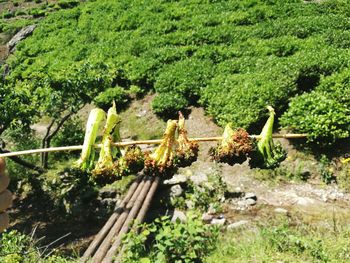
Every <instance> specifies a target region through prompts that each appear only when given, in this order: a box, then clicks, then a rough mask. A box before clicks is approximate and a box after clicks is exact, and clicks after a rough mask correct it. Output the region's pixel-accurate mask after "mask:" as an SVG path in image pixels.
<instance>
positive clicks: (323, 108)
mask: <svg viewBox="0 0 350 263" xmlns="http://www.w3.org/2000/svg"><path fill="white" fill-rule="evenodd" d="M349 94H350V72H349V70H345V71H343V72H341V73H338V74H333V75H332V76H329V77H325V78H323V79H322V80H321V83H320V85H319V86H318V87H317V88H316V89H315V90H313V91H311V92H310V93H304V94H302V95H300V96H297V97H295V98H293V99H292V100H291V102H290V105H289V109H288V111H287V112H286V113H285V114H284V115H283V116H282V118H281V124H282V125H284V126H286V127H288V128H291V129H293V130H295V131H298V132H304V133H308V134H309V135H310V136H309V139H310V140H315V139H318V140H321V141H322V142H323V143H324V142H334V141H335V140H337V139H342V138H348V137H349V136H350V96H349Z"/></svg>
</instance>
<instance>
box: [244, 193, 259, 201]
mask: <svg viewBox="0 0 350 263" xmlns="http://www.w3.org/2000/svg"><path fill="white" fill-rule="evenodd" d="M244 199H253V200H255V201H256V200H258V198H257V197H256V194H254V193H246V194H245V195H244Z"/></svg>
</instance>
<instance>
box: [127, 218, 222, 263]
mask: <svg viewBox="0 0 350 263" xmlns="http://www.w3.org/2000/svg"><path fill="white" fill-rule="evenodd" d="M187 217H188V218H187V220H186V222H181V221H180V220H177V221H175V222H171V221H170V218H169V217H167V216H164V217H162V218H158V219H156V220H155V222H154V223H152V224H148V225H147V224H144V225H143V226H142V228H141V232H140V233H138V232H137V230H135V229H134V230H133V231H131V232H129V233H128V234H127V235H126V236H125V238H124V241H123V242H124V248H125V249H124V251H125V252H124V255H123V262H128V263H129V262H130V263H134V262H149V263H150V262H160V263H161V262H164V263H165V262H201V259H203V258H204V257H205V256H206V255H208V254H209V253H210V251H212V250H213V249H214V248H215V241H216V240H217V238H218V235H219V228H218V227H217V226H211V225H206V224H204V223H203V222H202V220H201V219H200V218H199V216H198V215H196V214H193V213H192V214H191V213H188V215H187ZM152 235H153V237H152V239H153V242H152V243H151V244H150V246H149V247H146V246H145V245H144V243H145V242H146V240H147V239H150V237H151V236H152Z"/></svg>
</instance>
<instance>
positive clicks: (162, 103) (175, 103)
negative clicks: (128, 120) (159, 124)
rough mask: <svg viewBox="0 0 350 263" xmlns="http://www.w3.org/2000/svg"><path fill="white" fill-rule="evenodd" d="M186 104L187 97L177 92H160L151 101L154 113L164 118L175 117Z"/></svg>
mask: <svg viewBox="0 0 350 263" xmlns="http://www.w3.org/2000/svg"><path fill="white" fill-rule="evenodd" d="M187 106H188V101H187V99H186V98H185V97H184V96H182V95H181V94H179V93H177V92H168V93H161V94H159V95H157V96H156V97H155V99H154V100H153V101H152V109H153V111H154V113H156V114H157V115H159V116H161V117H163V118H164V119H171V118H175V117H176V116H178V111H179V110H184V109H186V108H187Z"/></svg>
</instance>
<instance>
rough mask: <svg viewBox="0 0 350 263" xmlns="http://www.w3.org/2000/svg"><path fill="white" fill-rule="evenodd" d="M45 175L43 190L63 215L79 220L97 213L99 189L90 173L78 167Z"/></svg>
mask: <svg viewBox="0 0 350 263" xmlns="http://www.w3.org/2000/svg"><path fill="white" fill-rule="evenodd" d="M43 176H44V177H43V190H44V191H45V192H46V193H47V194H48V196H50V198H51V199H52V201H53V203H54V208H55V209H57V211H58V212H59V213H60V215H61V216H62V217H71V218H74V219H75V220H77V221H79V220H86V219H87V218H89V217H91V216H92V215H93V214H94V213H95V209H96V205H97V203H96V202H97V201H96V199H97V195H98V191H97V188H96V187H95V185H94V183H93V182H92V181H91V180H90V177H91V176H90V174H88V173H85V172H82V171H81V170H80V169H77V168H64V169H60V170H51V171H50V172H48V173H47V174H44V175H43Z"/></svg>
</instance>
